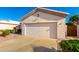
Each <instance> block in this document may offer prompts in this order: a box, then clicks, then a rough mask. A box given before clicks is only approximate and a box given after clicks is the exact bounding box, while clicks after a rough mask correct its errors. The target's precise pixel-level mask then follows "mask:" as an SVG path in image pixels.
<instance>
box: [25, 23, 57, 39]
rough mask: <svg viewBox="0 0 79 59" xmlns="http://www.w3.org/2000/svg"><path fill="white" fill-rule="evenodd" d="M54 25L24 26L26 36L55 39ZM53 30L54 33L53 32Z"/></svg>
mask: <svg viewBox="0 0 79 59" xmlns="http://www.w3.org/2000/svg"><path fill="white" fill-rule="evenodd" d="M54 25H56V24H26V35H28V36H33V37H45V38H46V37H47V38H49V37H51V38H55V37H56V33H55V32H56V29H55V27H56V26H55V27H54ZM54 30H55V31H54Z"/></svg>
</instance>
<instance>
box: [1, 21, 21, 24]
mask: <svg viewBox="0 0 79 59" xmlns="http://www.w3.org/2000/svg"><path fill="white" fill-rule="evenodd" d="M0 22H2V23H12V24H19V23H20V22H19V21H13V20H0Z"/></svg>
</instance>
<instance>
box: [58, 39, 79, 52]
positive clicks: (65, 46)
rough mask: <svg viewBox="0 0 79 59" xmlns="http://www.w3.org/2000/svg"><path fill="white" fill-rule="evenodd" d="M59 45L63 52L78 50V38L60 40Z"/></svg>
mask: <svg viewBox="0 0 79 59" xmlns="http://www.w3.org/2000/svg"><path fill="white" fill-rule="evenodd" d="M59 45H60V47H61V48H62V50H63V51H65V52H79V40H62V41H61V42H60V43H59Z"/></svg>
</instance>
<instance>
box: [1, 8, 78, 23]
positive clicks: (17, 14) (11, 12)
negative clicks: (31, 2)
mask: <svg viewBox="0 0 79 59" xmlns="http://www.w3.org/2000/svg"><path fill="white" fill-rule="evenodd" d="M44 8H47V9H51V10H58V11H62V12H67V13H69V15H68V16H67V17H66V22H69V18H70V17H71V16H73V15H76V14H79V7H44ZM33 9H35V7H0V20H13V21H21V18H22V17H23V16H24V15H26V14H28V13H29V12H31V11H32V10H33Z"/></svg>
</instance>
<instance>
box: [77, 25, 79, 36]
mask: <svg viewBox="0 0 79 59" xmlns="http://www.w3.org/2000/svg"><path fill="white" fill-rule="evenodd" d="M77 37H79V24H78V25H77Z"/></svg>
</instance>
